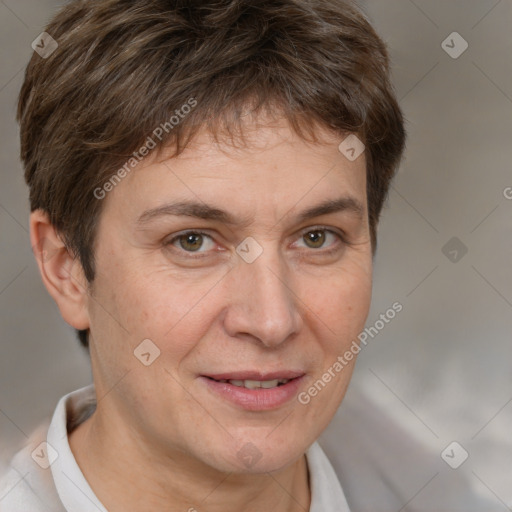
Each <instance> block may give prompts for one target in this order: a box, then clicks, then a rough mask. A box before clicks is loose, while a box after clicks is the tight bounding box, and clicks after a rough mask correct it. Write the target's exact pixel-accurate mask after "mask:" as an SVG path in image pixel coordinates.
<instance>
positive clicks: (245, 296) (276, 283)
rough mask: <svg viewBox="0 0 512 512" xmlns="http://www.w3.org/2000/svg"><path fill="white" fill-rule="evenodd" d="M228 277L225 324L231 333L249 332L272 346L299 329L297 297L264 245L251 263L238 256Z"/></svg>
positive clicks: (287, 274)
mask: <svg viewBox="0 0 512 512" xmlns="http://www.w3.org/2000/svg"><path fill="white" fill-rule="evenodd" d="M227 279H228V280H229V281H228V283H227V286H228V290H227V294H228V297H229V299H228V300H229V305H228V308H227V311H226V313H225V316H224V328H225V329H226V331H227V333H228V334H229V335H230V336H232V337H239V338H240V337H244V336H245V337H247V336H250V337H251V338H255V339H257V340H258V341H259V342H260V343H262V344H263V345H265V346H266V347H269V348H272V347H277V346H279V345H280V344H282V343H284V342H285V341H286V340H287V339H289V338H290V337H291V336H292V335H293V334H296V333H298V332H299V331H300V329H301V327H302V317H301V314H300V310H299V307H298V306H299V305H300V300H299V298H298V297H297V295H296V292H294V290H293V283H292V282H291V280H290V270H289V268H287V267H286V264H285V262H283V261H282V259H281V257H280V256H279V255H278V254H277V253H276V254H274V253H272V254H271V251H270V250H269V249H266V250H265V251H264V252H263V253H262V254H261V255H260V256H259V257H258V258H257V259H256V260H255V261H253V262H252V263H247V262H246V261H244V260H242V259H240V260H239V261H238V262H237V266H236V268H234V269H233V270H232V271H231V272H229V274H228V276H227Z"/></svg>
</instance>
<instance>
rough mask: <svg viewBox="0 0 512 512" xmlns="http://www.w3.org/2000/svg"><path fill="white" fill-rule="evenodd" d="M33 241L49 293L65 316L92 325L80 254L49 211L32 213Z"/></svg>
mask: <svg viewBox="0 0 512 512" xmlns="http://www.w3.org/2000/svg"><path fill="white" fill-rule="evenodd" d="M30 243H31V244H32V251H33V252H34V256H35V257H36V260H37V264H38V266H39V272H40V273H41V278H42V280H43V283H44V285H45V286H46V289H47V290H48V293H49V294H50V295H51V296H52V297H53V300H54V301H55V302H56V303H57V306H58V307H59V310H60V313H61V315H62V317H63V318H64V320H65V321H66V322H67V323H68V324H69V325H71V326H72V327H74V328H75V329H87V328H89V313H88V308H87V305H88V293H87V280H86V279H85V276H84V273H83V269H82V265H81V264H80V261H79V260H78V258H76V257H75V256H74V255H73V254H71V253H70V251H68V249H67V248H66V246H65V244H64V243H63V242H62V240H61V238H60V236H59V234H58V233H57V231H56V230H55V228H54V227H53V225H52V224H51V223H50V220H49V217H48V214H47V213H45V212H44V211H43V210H35V211H33V212H32V213H31V214H30Z"/></svg>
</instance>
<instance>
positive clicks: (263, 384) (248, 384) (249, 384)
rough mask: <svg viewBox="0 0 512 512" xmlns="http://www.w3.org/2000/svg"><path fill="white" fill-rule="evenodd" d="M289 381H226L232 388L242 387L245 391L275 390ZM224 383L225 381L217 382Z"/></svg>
mask: <svg viewBox="0 0 512 512" xmlns="http://www.w3.org/2000/svg"><path fill="white" fill-rule="evenodd" d="M289 380H290V379H274V380H263V381H262V380H228V381H227V382H229V383H230V384H232V385H233V386H238V387H244V388H247V389H258V388H264V389H270V388H275V387H277V386H278V385H279V384H286V383H287V382H288V381H289ZM219 382H226V381H219Z"/></svg>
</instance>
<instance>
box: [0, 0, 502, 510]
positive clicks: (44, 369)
mask: <svg viewBox="0 0 512 512" xmlns="http://www.w3.org/2000/svg"><path fill="white" fill-rule="evenodd" d="M60 3H61V2H55V1H51V0H2V1H1V2H0V23H1V31H0V42H1V44H0V59H1V60H0V62H1V66H0V109H1V110H0V135H1V136H0V162H1V165H0V176H1V178H0V179H1V181H0V183H1V184H0V254H1V263H0V329H1V338H0V339H1V345H0V472H1V466H2V464H4V465H5V464H6V463H7V461H8V460H9V458H10V456H11V455H12V454H13V453H14V452H15V451H16V450H17V449H18V448H19V447H20V446H21V445H22V444H23V442H24V440H25V439H26V436H27V435H28V434H30V432H31V431H32V429H34V428H35V427H36V426H37V424H39V423H40V422H41V421H42V420H43V419H45V418H47V417H49V416H50V415H51V413H52V412H53V410H54V408H55V406H56V403H57V401H58V399H59V398H60V397H61V396H62V395H64V394H65V393H68V392H70V391H72V390H75V389H77V388H79V387H82V386H84V385H87V384H88V383H90V381H91V375H90V368H89V360H88V356H87V355H86V354H85V352H84V351H83V350H82V349H81V348H80V347H79V345H78V341H77V340H76V339H75V335H74V331H73V330H72V329H71V328H70V327H68V326H67V325H66V324H65V323H64V322H63V321H62V320H61V318H60V313H59V311H58V309H57V307H56V306H55V304H54V303H53V301H52V300H51V299H50V297H49V295H48V294H47V293H46V291H45V289H44V288H43V285H42V283H41V280H40V278H39V274H38V271H37V268H36V264H35V261H34V258H33V255H32V252H31V248H30V243H29V237H28V214H29V207H28V190H27V187H26V186H25V184H24V180H23V174H22V168H21V165H20V162H19V159H18V152H19V141H18V127H17V125H16V123H15V120H14V118H15V105H16V99H17V94H18V92H19V89H20V86H21V83H22V79H23V73H24V68H25V66H26V64H27V62H28V60H29V58H30V56H31V54H32V48H31V43H32V41H33V40H34V39H35V38H36V36H38V34H40V33H41V32H42V30H43V27H44V25H45V23H46V22H47V20H48V19H49V18H50V17H51V16H52V14H53V13H54V12H55V10H56V9H57V8H58V6H59V5H60ZM359 3H360V5H361V6H362V8H363V9H364V11H365V12H366V13H367V15H368V17H369V18H370V20H371V22H372V23H373V24H374V26H375V27H376V29H377V31H378V32H379V33H380V35H381V36H382V37H383V39H384V40H385V41H386V42H387V44H388V45H389V49H390V53H391V57H392V62H393V79H394V84H395V87H396V91H397V96H398V98H399V100H400V103H401V106H402V108H403V110H404V113H405V117H406V119H407V130H408V148H407V151H406V155H405V159H404V161H403V164H402V166H401V168H400V170H399V173H398V175H397V177H396V179H395V181H394V184H393V186H392V189H391V192H390V195H389V199H388V203H387V205H386V207H385V209H384V212H383V216H382V220H381V224H380V232H379V244H378V251H377V256H376V260H375V279H374V298H373V306H372V310H371V312H370V315H369V317H368V322H367V325H368V326H373V325H375V324H376V321H377V320H378V319H379V315H380V314H383V313H385V312H386V311H387V310H388V309H389V308H390V307H391V305H392V304H393V303H394V302H400V303H401V304H402V306H403V310H402V311H401V312H400V313H399V314H397V315H396V316H395V318H394V319H393V320H391V321H390V322H389V323H387V324H385V326H384V327H383V328H382V329H378V330H379V332H378V334H377V335H375V336H374V337H373V338H372V337H369V338H368V344H367V346H366V347H364V349H363V350H362V351H361V353H360V355H359V360H358V365H357V367H356V371H355V374H354V378H353V381H352V383H351V386H350V389H349V391H348V393H347V396H346V399H345V401H344V402H343V404H342V406H341V407H340V409H339V411H338V413H337V415H336V417H335V419H334V420H333V422H332V424H331V425H330V426H329V428H328V429H327V431H326V432H325V434H324V436H323V443H324V444H325V446H328V447H329V449H330V450H331V451H336V449H337V448H336V447H338V451H339V452H340V453H341V452H343V451H344V450H345V449H346V450H349V445H350V446H351V447H352V448H351V449H353V450H356V449H355V448H354V447H355V446H356V444H355V443H352V442H351V441H350V440H351V439H352V438H351V436H352V435H355V436H356V437H357V436H359V440H361V439H363V441H361V450H362V451H364V450H366V451H370V452H373V453H375V454H377V453H380V451H379V450H381V449H386V448H387V449H388V452H389V453H387V454H386V455H385V456H383V457H381V458H380V459H379V460H381V461H382V460H384V462H383V464H384V466H383V467H384V469H383V471H384V472H385V473H386V474H387V478H388V479H389V480H390V481H391V485H393V486H396V487H397V488H399V494H400V496H401V499H402V501H403V502H402V503H401V505H402V509H403V510H416V508H418V509H420V508H421V506H422V505H421V504H422V503H428V500H429V496H431V495H432V493H435V492H437V493H441V494H442V492H443V489H445V488H447V486H450V485H451V484H450V482H451V479H452V478H453V475H455V474H457V478H461V477H462V478H463V479H464V480H465V481H466V483H467V485H469V486H470V487H471V489H472V490H473V491H474V492H475V494H476V495H478V496H480V497H481V498H482V499H485V500H488V505H487V506H486V509H485V510H486V511H493V510H496V511H501V510H507V509H508V510H512V485H511V484H512V334H511V333H512V164H511V162H512V143H511V141H512V33H511V31H510V27H511V26H512V1H511V0H449V1H446V0H415V1H412V0H367V1H363V2H359ZM358 418H359V419H358ZM365 418H366V419H365ZM357 421H361V422H363V423H364V425H363V427H361V428H359V426H358V424H357ZM351 431H353V432H356V433H355V434H350V432H351ZM388 432H391V434H389V437H387V436H388ZM389 439H391V440H392V442H391V443H389V446H388V443H387V441H388V440H389ZM401 439H403V444H401ZM365 440H366V441H365ZM453 442H456V443H457V445H451V443H453ZM410 443H413V444H414V446H415V447H418V450H419V451H418V452H416V448H411V449H410V450H408V449H407V447H408V446H411V444H410ZM385 445H386V446H385ZM449 445H451V447H450V446H449ZM454 446H455V448H454ZM344 447H345V448H344ZM400 447H403V451H401V450H400ZM447 447H448V452H446V451H445V449H446V448H447ZM462 450H464V452H467V454H468V458H467V460H466V461H464V462H463V463H462V464H461V465H460V467H458V468H457V469H452V467H450V466H449V465H448V464H447V463H445V461H444V460H443V458H442V454H443V453H444V459H445V460H446V453H448V454H449V457H448V458H452V459H454V460H461V457H462V458H463V454H464V452H463V451H462ZM420 452H421V453H422V455H421V456H419V455H418V453H420ZM347 453H348V452H347ZM357 453H358V452H357V450H356V451H355V452H354V454H353V456H354V457H358V454H357ZM451 454H454V455H453V456H451ZM376 456H377V455H376ZM450 456H451V457H450ZM340 457H341V458H342V457H343V454H342V453H341V455H339V456H338V455H336V456H335V457H334V458H335V459H336V460H335V461H334V464H335V466H337V465H338V464H339V462H338V459H340ZM363 459H364V456H363V455H361V460H363ZM386 461H387V462H386ZM368 464H369V465H370V466H372V467H375V464H374V463H373V462H372V461H371V460H370V461H369V462H368ZM379 464H380V463H379ZM340 467H341V466H340ZM347 478H349V479H350V476H348V477H347ZM342 483H343V482H342ZM363 483H364V482H363ZM443 486H444V487H443ZM462 503H463V500H461V501H460V502H457V500H455V502H454V504H453V505H452V507H453V508H451V509H450V510H470V509H471V507H469V508H468V505H467V504H464V505H463V504H462ZM425 506H427V505H425ZM415 507H416V508H415ZM398 509H399V507H398V508H397V510H398ZM402 509H400V510H402ZM374 510H375V511H376V512H377V509H376V508H374ZM471 510H475V511H476V510H477V509H476V508H474V509H471Z"/></svg>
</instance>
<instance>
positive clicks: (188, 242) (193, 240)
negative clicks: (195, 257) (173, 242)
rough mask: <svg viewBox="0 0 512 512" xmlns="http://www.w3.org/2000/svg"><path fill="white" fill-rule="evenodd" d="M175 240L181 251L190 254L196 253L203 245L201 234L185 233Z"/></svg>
mask: <svg viewBox="0 0 512 512" xmlns="http://www.w3.org/2000/svg"><path fill="white" fill-rule="evenodd" d="M177 240H178V241H179V244H180V247H181V248H182V249H184V250H185V251H190V252H195V251H198V250H199V249H200V248H201V246H202V245H203V235H202V234H201V233H186V234H184V235H180V236H179V237H178V238H177Z"/></svg>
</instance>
